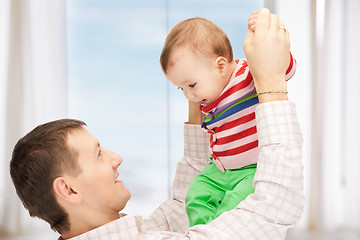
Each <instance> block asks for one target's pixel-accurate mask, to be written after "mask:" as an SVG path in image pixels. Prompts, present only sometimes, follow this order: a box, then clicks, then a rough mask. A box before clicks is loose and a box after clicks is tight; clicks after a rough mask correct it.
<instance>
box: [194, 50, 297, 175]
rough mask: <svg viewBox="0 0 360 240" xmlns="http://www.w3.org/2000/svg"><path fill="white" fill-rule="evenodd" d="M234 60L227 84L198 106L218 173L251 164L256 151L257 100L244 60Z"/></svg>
mask: <svg viewBox="0 0 360 240" xmlns="http://www.w3.org/2000/svg"><path fill="white" fill-rule="evenodd" d="M290 57H291V60H290V65H289V67H288V69H287V72H286V81H288V80H289V79H290V78H291V77H292V76H293V75H294V73H295V69H296V61H295V59H294V58H293V57H292V55H290ZM236 62H237V65H236V68H235V70H234V72H233V74H232V76H231V78H230V81H229V84H228V85H227V86H226V87H225V89H224V90H223V92H222V93H221V94H220V96H219V97H218V98H217V99H216V100H215V101H213V102H211V103H209V104H207V105H200V109H201V111H202V112H203V113H205V114H206V116H205V118H204V121H203V123H202V125H201V127H202V128H203V129H204V130H205V131H206V132H207V133H209V134H210V153H211V156H212V158H213V161H214V163H215V164H216V166H217V168H218V169H220V170H221V171H222V172H224V169H236V168H242V167H244V166H247V165H250V164H254V163H256V162H257V159H258V154H259V149H258V137H257V130H256V122H255V108H256V106H257V105H258V103H259V100H258V97H257V93H256V90H255V86H254V81H253V78H252V75H251V73H250V71H249V68H248V65H247V62H246V60H244V59H240V60H236ZM269 90H272V89H269Z"/></svg>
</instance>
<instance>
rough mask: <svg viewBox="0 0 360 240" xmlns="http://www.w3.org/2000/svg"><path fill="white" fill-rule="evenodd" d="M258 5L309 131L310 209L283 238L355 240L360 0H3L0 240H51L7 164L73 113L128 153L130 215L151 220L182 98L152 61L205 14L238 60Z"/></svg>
mask: <svg viewBox="0 0 360 240" xmlns="http://www.w3.org/2000/svg"><path fill="white" fill-rule="evenodd" d="M261 7H267V8H270V10H271V11H272V12H274V13H276V14H278V15H279V16H280V20H281V21H283V22H284V23H285V26H286V28H287V29H288V30H289V31H290V36H291V51H292V53H293V55H294V57H295V58H296V59H297V63H298V65H297V72H296V74H295V76H294V77H293V78H292V79H291V80H290V81H289V82H288V90H289V98H290V99H291V100H292V101H295V102H296V105H297V112H298V118H299V121H300V124H301V127H302V130H303V134H304V146H303V154H304V165H305V169H304V174H305V190H306V207H305V210H304V214H303V216H302V219H301V221H300V222H299V223H298V224H297V226H296V227H295V228H293V229H291V231H290V232H289V234H288V237H287V239H289V240H291V239H296V240H297V239H302V240H305V239H360V205H359V203H360V187H359V184H360V174H359V173H360V164H359V160H360V159H359V158H360V127H359V124H360V107H359V105H360V96H359V89H360V60H359V56H360V46H359V42H360V28H359V26H358V25H359V22H360V15H359V12H360V1H359V0H302V1H295V0H265V1H264V0H211V1H208V0H191V1H190V0H101V1H100V0H68V1H66V0H31V1H30V0H0V240H10V239H12V240H15V239H19V240H20V239H21V240H33V239H57V237H58V235H57V234H56V233H53V232H52V231H51V230H50V228H49V227H48V225H47V224H46V223H44V222H42V221H40V220H38V219H33V218H31V217H29V215H28V213H27V211H26V210H24V208H23V206H22V204H21V203H20V201H19V200H18V198H17V196H16V194H15V190H14V188H13V186H12V183H11V180H10V177H9V173H8V172H9V171H8V165H9V160H10V157H11V152H12V148H13V146H14V144H15V143H16V141H17V140H18V139H19V138H20V137H22V136H23V135H24V134H26V133H27V132H28V131H30V130H31V129H33V128H34V127H35V126H37V125H38V124H40V123H44V122H46V121H51V120H54V119H58V118H77V119H81V120H83V121H85V122H86V123H87V124H88V130H89V131H90V132H91V133H92V134H93V135H95V136H96V137H97V138H98V139H99V141H100V143H101V144H102V145H103V146H104V147H106V148H109V149H112V150H114V151H116V152H117V153H119V154H120V155H121V156H122V157H123V158H124V163H123V165H122V167H120V169H119V172H120V177H121V179H122V180H123V181H124V182H125V185H126V186H127V187H128V188H129V189H130V190H131V191H132V199H131V200H130V202H129V204H128V205H127V206H126V208H125V209H124V212H126V213H132V214H139V215H142V216H143V217H147V216H149V215H150V214H151V212H152V211H153V210H154V209H155V208H156V207H157V206H158V205H159V204H160V203H161V202H162V201H164V200H166V199H169V198H170V197H171V184H172V179H173V174H174V172H175V167H176V161H177V160H178V159H179V158H180V157H181V156H182V153H183V122H184V121H186V120H187V102H186V100H185V98H184V97H183V96H182V93H181V91H179V90H177V88H175V87H173V86H172V85H170V84H169V83H168V82H167V81H166V79H165V78H164V76H163V74H162V72H161V68H160V65H159V56H160V52H161V49H162V46H163V42H164V40H165V37H166V34H167V33H168V32H169V30H170V29H171V28H172V27H173V26H174V25H175V24H176V23H177V22H179V21H181V20H183V19H186V18H190V17H194V16H200V17H204V18H207V19H209V20H211V21H213V22H214V23H216V24H217V25H219V26H220V27H221V28H222V29H223V30H224V31H225V32H226V33H227V34H228V37H229V38H230V41H231V43H232V45H233V50H234V56H235V58H244V53H243V49H242V45H243V41H244V39H245V34H246V29H247V19H248V18H249V16H250V14H251V12H252V11H255V10H258V9H259V8H261Z"/></svg>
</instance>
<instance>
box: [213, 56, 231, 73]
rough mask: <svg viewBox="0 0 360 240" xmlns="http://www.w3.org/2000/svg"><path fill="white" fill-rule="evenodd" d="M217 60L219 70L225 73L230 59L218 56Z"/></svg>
mask: <svg viewBox="0 0 360 240" xmlns="http://www.w3.org/2000/svg"><path fill="white" fill-rule="evenodd" d="M215 62H216V65H217V68H218V70H219V72H220V73H224V70H225V68H226V66H227V64H228V61H227V60H226V58H225V57H222V56H220V57H217V58H216V60H215Z"/></svg>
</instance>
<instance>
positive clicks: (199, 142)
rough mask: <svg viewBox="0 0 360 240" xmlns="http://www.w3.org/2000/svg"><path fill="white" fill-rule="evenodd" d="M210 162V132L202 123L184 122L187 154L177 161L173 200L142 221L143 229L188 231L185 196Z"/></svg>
mask: <svg viewBox="0 0 360 240" xmlns="http://www.w3.org/2000/svg"><path fill="white" fill-rule="evenodd" d="M209 162H210V158H209V135H208V134H207V133H206V132H204V131H203V130H202V129H201V127H200V125H194V124H184V156H183V157H182V158H181V159H180V160H179V161H178V163H177V167H176V173H175V178H174V182H173V186H172V195H173V196H172V199H171V200H168V201H165V202H163V203H162V204H161V205H160V206H159V207H158V208H157V209H156V210H155V211H154V212H153V213H152V214H151V216H150V217H149V218H147V219H144V220H143V221H142V228H143V231H171V232H180V233H184V232H185V231H186V230H187V229H188V228H189V222H188V218H187V215H186V212H185V195H186V192H187V190H188V188H189V185H190V183H191V182H192V180H193V178H194V177H196V176H197V175H198V174H199V173H200V172H201V171H202V170H203V169H204V167H205V166H206V165H208V164H209Z"/></svg>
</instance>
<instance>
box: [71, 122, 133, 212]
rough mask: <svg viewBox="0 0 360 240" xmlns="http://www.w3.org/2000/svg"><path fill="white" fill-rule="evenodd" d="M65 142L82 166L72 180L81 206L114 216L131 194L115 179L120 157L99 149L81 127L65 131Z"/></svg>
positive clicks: (120, 161)
mask: <svg viewBox="0 0 360 240" xmlns="http://www.w3.org/2000/svg"><path fill="white" fill-rule="evenodd" d="M67 143H68V145H69V146H70V148H71V149H72V150H73V151H74V152H76V153H77V154H78V155H77V161H78V163H79V165H80V168H81V169H82V172H81V173H80V174H79V175H78V176H77V177H75V178H73V183H74V186H75V187H74V188H75V189H74V191H76V192H77V193H78V194H80V196H81V198H82V204H84V205H83V206H85V207H86V208H87V209H89V211H92V212H94V213H95V214H100V215H99V216H111V215H114V216H115V215H117V214H118V212H119V211H121V210H122V209H123V208H124V207H125V205H126V203H127V202H128V200H129V199H130V197H131V193H130V191H129V190H128V189H127V188H125V186H124V183H123V182H122V181H120V180H119V179H118V177H119V173H118V171H117V168H118V167H119V166H120V164H121V163H122V161H123V160H122V158H121V157H120V156H119V155H118V154H116V153H114V152H112V151H110V150H107V149H104V148H102V147H101V146H100V144H99V142H98V140H97V139H96V138H95V137H94V136H92V135H91V134H90V133H89V132H88V131H87V130H86V129H84V128H82V129H80V130H78V131H74V132H73V133H71V134H69V136H68V140H67Z"/></svg>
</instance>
